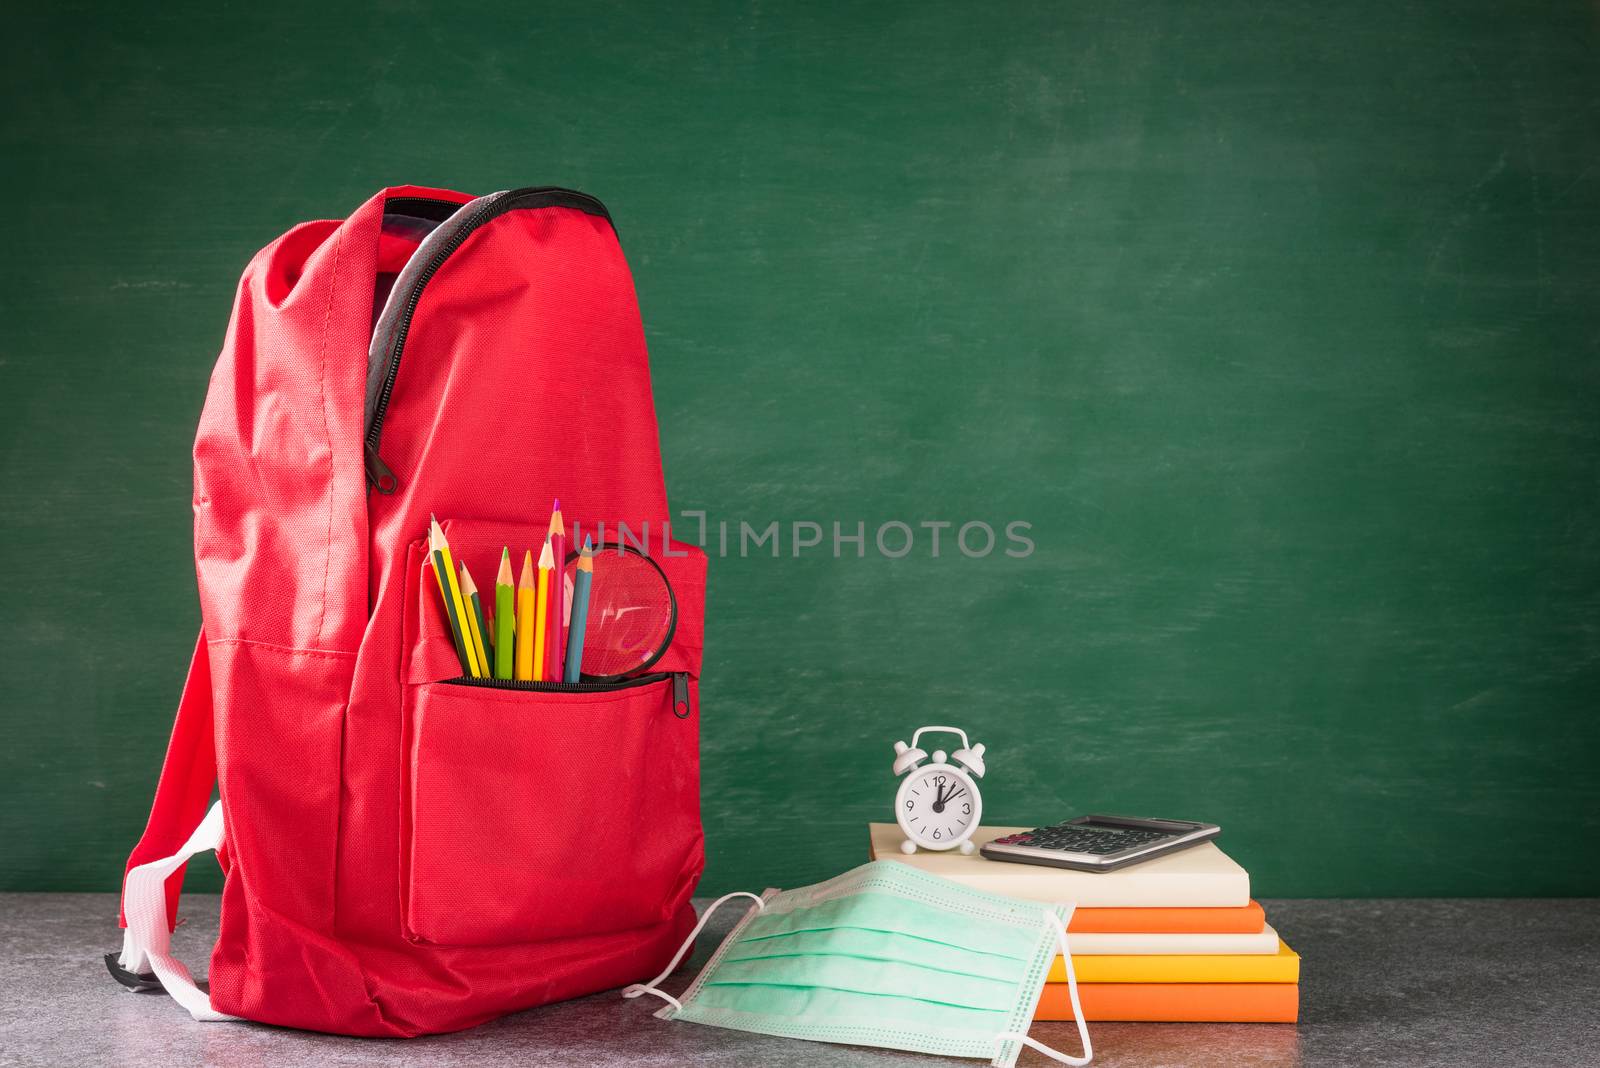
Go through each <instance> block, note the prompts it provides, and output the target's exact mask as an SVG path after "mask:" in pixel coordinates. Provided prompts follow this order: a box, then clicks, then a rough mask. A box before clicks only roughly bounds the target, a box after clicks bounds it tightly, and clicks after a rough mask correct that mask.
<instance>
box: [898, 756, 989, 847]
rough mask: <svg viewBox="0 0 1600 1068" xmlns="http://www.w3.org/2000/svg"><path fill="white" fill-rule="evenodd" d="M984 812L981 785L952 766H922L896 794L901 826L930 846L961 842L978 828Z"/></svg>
mask: <svg viewBox="0 0 1600 1068" xmlns="http://www.w3.org/2000/svg"><path fill="white" fill-rule="evenodd" d="M982 815H983V802H982V801H981V800H980V799H979V797H978V788H977V787H976V786H974V785H973V783H972V780H971V779H970V778H968V777H967V775H966V774H965V773H964V772H961V771H958V770H957V769H955V768H953V767H950V766H948V765H942V764H935V765H932V766H930V767H925V768H918V769H917V770H916V771H913V772H912V773H911V774H910V776H909V777H907V778H906V780H905V781H904V782H902V783H901V784H900V792H899V793H897V794H896V795H895V816H896V818H897V819H898V820H899V823H900V829H901V830H903V831H905V832H906V836H907V837H908V838H910V839H911V840H912V841H914V842H916V843H917V844H918V845H921V846H924V847H926V848H928V849H948V848H949V847H951V846H953V845H956V844H958V843H959V842H961V841H962V840H963V839H965V838H966V837H967V835H968V834H970V833H971V832H972V831H973V830H975V829H976V828H977V826H978V820H979V819H980V818H981V817H982Z"/></svg>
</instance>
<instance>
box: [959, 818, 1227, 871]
mask: <svg viewBox="0 0 1600 1068" xmlns="http://www.w3.org/2000/svg"><path fill="white" fill-rule="evenodd" d="M1221 833H1222V828H1221V827H1218V826H1217V825H1216V824H1215V823H1195V822H1193V821H1191V820H1154V819H1140V818H1137V817H1134V816H1079V817H1077V818H1076V819H1070V820H1067V821H1066V822H1064V823H1057V824H1053V825H1052V826H1049V827H1038V828H1036V829H1034V830H1031V831H1023V832H1022V833H1021V834H1008V835H1006V836H1005V837H1003V838H996V839H994V840H993V841H992V842H989V843H988V844H986V845H985V846H984V847H983V848H982V849H981V850H980V852H981V853H982V854H983V855H984V856H985V857H986V858H988V859H989V860H1004V861H1008V862H1010V863H1012V864H1047V865H1049V866H1051V867H1054V868H1075V869H1076V870H1078V871H1116V870H1117V869H1118V868H1126V867H1127V866H1128V865H1130V864H1137V863H1139V862H1140V861H1142V860H1149V859H1150V858H1152V857H1160V856H1165V855H1166V854H1168V853H1175V852H1177V851H1178V850H1180V849H1188V848H1189V847H1190V846H1192V845H1199V844H1200V843H1201V842H1204V841H1207V840H1208V839H1212V838H1215V837H1216V836H1217V835H1219V834H1221Z"/></svg>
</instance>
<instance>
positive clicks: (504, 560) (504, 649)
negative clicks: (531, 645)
mask: <svg viewBox="0 0 1600 1068" xmlns="http://www.w3.org/2000/svg"><path fill="white" fill-rule="evenodd" d="M516 603H517V580H516V579H514V578H512V577H511V550H510V549H509V548H502V549H501V550H500V574H499V575H498V576H496V578H495V580H494V677H495V678H497V679H509V678H511V677H512V676H513V675H515V674H516V659H517V639H516V629H515V626H516V625H515V622H514V621H515V620H516V618H517V608H516Z"/></svg>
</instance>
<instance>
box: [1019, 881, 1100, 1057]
mask: <svg viewBox="0 0 1600 1068" xmlns="http://www.w3.org/2000/svg"><path fill="white" fill-rule="evenodd" d="M1045 915H1046V916H1048V917H1050V921H1051V922H1052V923H1054V924H1055V928H1056V940H1057V941H1058V942H1060V943H1061V959H1062V960H1063V961H1065V962H1066V968H1067V996H1068V997H1069V998H1070V999H1071V1001H1072V1018H1073V1019H1074V1020H1077V1021H1078V1038H1079V1040H1080V1041H1081V1042H1082V1043H1083V1056H1081V1057H1074V1056H1072V1055H1071V1054H1068V1053H1061V1052H1059V1051H1058V1050H1053V1049H1051V1048H1050V1047H1049V1046H1047V1045H1045V1044H1044V1043H1043V1042H1039V1041H1037V1040H1035V1039H1032V1038H1029V1037H1028V1036H1027V1035H1026V1034H1023V1033H1022V1032H1020V1031H1002V1032H1001V1033H1000V1034H999V1035H996V1036H995V1041H996V1042H997V1043H998V1042H1005V1041H1007V1040H1010V1041H1012V1042H1020V1043H1022V1044H1023V1045H1024V1046H1028V1047H1029V1048H1031V1049H1036V1050H1038V1051H1039V1052H1040V1053H1043V1054H1044V1055H1045V1056H1046V1057H1049V1058H1050V1059H1051V1060H1053V1061H1057V1062H1059V1063H1061V1064H1072V1065H1084V1064H1088V1063H1089V1062H1090V1061H1092V1060H1094V1047H1093V1046H1091V1045H1090V1044H1089V1025H1088V1024H1086V1023H1084V1020H1083V1006H1082V1005H1080V1004H1078V973H1077V971H1076V970H1075V969H1074V968H1073V967H1072V950H1071V949H1069V948H1068V947H1067V921H1066V920H1064V919H1062V918H1061V917H1060V916H1058V915H1056V914H1055V913H1054V912H1046V913H1045ZM1071 918H1072V909H1071V908H1070V907H1069V908H1068V909H1067V919H1071Z"/></svg>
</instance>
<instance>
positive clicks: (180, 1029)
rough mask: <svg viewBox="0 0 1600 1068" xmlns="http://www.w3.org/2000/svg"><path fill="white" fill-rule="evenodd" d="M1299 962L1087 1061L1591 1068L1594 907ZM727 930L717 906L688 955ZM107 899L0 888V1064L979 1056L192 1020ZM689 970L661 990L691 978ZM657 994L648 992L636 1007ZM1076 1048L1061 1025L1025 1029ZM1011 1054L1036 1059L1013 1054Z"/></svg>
mask: <svg viewBox="0 0 1600 1068" xmlns="http://www.w3.org/2000/svg"><path fill="white" fill-rule="evenodd" d="M699 904H700V905H701V906H702V907H703V905H704V903H703V902H700V903H699ZM1265 905H1266V908H1267V916H1268V918H1269V920H1270V922H1272V923H1273V924H1274V926H1276V927H1277V928H1278V930H1279V931H1280V932H1281V933H1282V934H1283V936H1284V938H1285V940H1287V941H1288V942H1289V944H1290V945H1292V946H1293V947H1294V948H1295V949H1296V950H1298V951H1299V953H1300V955H1301V957H1302V971H1301V974H1302V983H1301V988H1300V1012H1301V1020H1300V1023H1299V1024H1298V1025H1288V1024H1132V1023H1122V1024H1110V1023H1102V1024H1094V1025H1092V1026H1091V1032H1090V1033H1091V1035H1092V1037H1093V1039H1094V1046H1095V1054H1096V1056H1095V1063H1096V1064H1098V1065H1105V1066H1106V1068H1115V1066H1134V1065H1141V1066H1176V1065H1184V1066H1198V1068H1207V1066H1212V1065H1215V1066H1224V1065H1226V1066H1230V1068H1234V1066H1240V1068H1251V1066H1262V1068H1265V1066H1274V1068H1276V1066H1281V1065H1306V1066H1317V1065H1352V1066H1356V1065H1359V1066H1363V1068H1366V1066H1375V1065H1406V1066H1408V1068H1416V1066H1423V1065H1450V1066H1452V1068H1457V1066H1465V1065H1494V1064H1507V1065H1512V1064H1515V1065H1559V1066H1561V1068H1579V1066H1585V1065H1589V1066H1594V1065H1600V899H1585V900H1527V901H1470V900H1456V899H1448V900H1410V901H1397V900H1379V901H1268V902H1265ZM186 912H187V915H188V916H189V923H188V925H187V926H185V927H183V928H181V929H180V931H179V934H178V936H177V937H176V939H175V940H174V946H175V948H176V949H177V951H178V953H179V955H180V956H183V957H185V959H189V960H193V961H196V962H201V963H199V966H198V967H197V969H196V970H197V971H198V970H200V969H203V967H204V964H203V961H204V960H205V956H206V954H207V952H209V949H210V944H211V941H212V939H213V938H214V937H215V931H216V915H217V900H216V898H207V897H198V898H195V899H193V900H192V901H190V903H189V904H188V906H187V908H186ZM731 923H732V915H731V914H728V915H727V916H724V915H720V914H719V915H718V916H717V917H715V918H714V919H713V921H712V924H711V927H710V928H709V930H710V932H711V935H710V937H708V938H703V939H702V941H701V946H700V948H699V953H698V955H697V958H696V961H695V962H694V963H695V965H697V964H698V962H699V961H700V960H703V959H704V958H705V956H707V955H708V954H709V952H710V950H711V949H713V948H714V947H715V945H716V943H717V942H718V941H719V940H720V938H721V935H722V933H723V932H725V931H726V930H727V928H728V926H729V925H730V924H731ZM118 942H119V935H118V932H117V930H116V899H115V897H113V896H112V895H109V894H7V895H0V962H3V965H4V969H5V971H4V974H5V976H6V978H7V979H8V980H9V981H10V984H9V985H10V990H9V993H8V995H7V997H6V998H5V1003H4V1005H3V1007H0V1064H4V1065H13V1064H14V1065H51V1066H55V1065H79V1066H84V1068H92V1066H98V1065H115V1066H118V1068H126V1066H128V1065H142V1064H148V1065H200V1064H205V1065H219V1066H229V1068H231V1066H251V1068H254V1066H258V1065H259V1066H266V1065H285V1064H293V1065H330V1066H332V1065H337V1066H355V1065H363V1066H364V1065H382V1066H384V1068H405V1066H412V1065H418V1066H420V1065H427V1066H429V1068H434V1066H442V1068H450V1066H456V1065H507V1066H511V1065H515V1066H518V1068H526V1066H533V1065H576V1066H600V1065H673V1066H678V1065H693V1064H704V1065H716V1066H726V1068H732V1066H739V1068H743V1066H746V1065H779V1066H786V1065H806V1066H817V1068H834V1066H839V1068H842V1066H857V1065H859V1066H872V1068H891V1066H899V1068H910V1066H920V1068H930V1066H932V1065H938V1064H952V1065H955V1064H978V1063H981V1062H978V1061H955V1060H943V1059H938V1058H931V1057H923V1056H918V1055H913V1054H903V1053H894V1052H884V1051H878V1050H867V1049H862V1048H857V1047H848V1046H827V1045H820V1044H816V1043H808V1042H794V1041H789V1040H785V1039H774V1038H765V1037H762V1036H758V1035H748V1034H743V1033H740V1032H736V1031H723V1030H719V1029H717V1028H710V1027H701V1026H697V1025H694V1024H687V1023H668V1022H664V1021H661V1020H657V1019H655V1018H654V1017H653V1016H652V1015H651V1013H652V1012H653V1011H654V1008H655V1006H654V1005H653V1004H648V1003H646V1000H641V1001H623V1000H622V999H621V998H619V997H618V996H617V995H616V994H615V993H608V994H597V995H595V996H594V997H589V998H583V999H581V1000H578V1001H570V1002H566V1003H564V1004H560V1005H550V1006H546V1007H544V1008H540V1009H533V1010H530V1011H528V1012H523V1013H518V1014H517V1015H515V1016H511V1017H507V1018H506V1019H503V1020H499V1021H497V1022H495V1023H491V1024H487V1025H485V1026H483V1027H479V1028H476V1029H474V1030H471V1031H466V1032H462V1033H460V1034H454V1035H440V1036H435V1037H431V1038H424V1039H415V1040H412V1041H394V1040H372V1039H353V1038H338V1037H334V1036H329V1035H312V1034H303V1033H300V1032H295V1031H285V1030H280V1029H277V1028H271V1027H262V1026H258V1025H254V1024H251V1025H241V1024H196V1023H193V1022H192V1021H191V1020H190V1019H189V1017H188V1015H187V1014H186V1013H184V1012H183V1010H182V1009H180V1008H178V1006H177V1005H176V1004H175V1003H173V1002H172V1001H171V1000H170V999H168V998H167V997H166V996H165V995H154V994H135V993H132V992H130V991H126V990H124V989H122V988H121V987H119V986H117V985H116V984H115V983H114V982H112V980H111V978H110V977H109V976H108V975H107V974H106V970H105V966H104V965H103V964H102V963H101V960H100V958H101V955H102V954H104V953H105V952H107V951H109V950H111V949H113V948H116V945H117V944H118ZM689 975H690V972H688V971H686V972H684V973H682V974H680V975H679V976H676V977H674V979H673V980H671V981H670V982H669V983H668V984H666V985H667V989H668V990H670V991H673V992H676V991H678V990H680V989H681V988H682V987H684V986H686V985H688V978H689ZM647 1000H648V1001H650V1002H653V1001H654V999H647ZM1033 1033H1034V1035H1035V1036H1036V1037H1038V1038H1039V1039H1041V1040H1042V1041H1044V1042H1047V1043H1050V1044H1052V1045H1055V1046H1057V1047H1060V1048H1064V1049H1066V1050H1068V1051H1072V1052H1075V1051H1076V1050H1077V1045H1076V1043H1077V1035H1076V1032H1075V1029H1074V1028H1073V1026H1072V1025H1071V1024H1044V1025H1040V1026H1038V1027H1036V1028H1035V1029H1034V1032H1033ZM1021 1063H1022V1064H1025V1065H1036V1064H1047V1063H1049V1062H1048V1061H1046V1060H1045V1058H1043V1057H1042V1056H1040V1055H1038V1054H1036V1053H1033V1052H1031V1051H1030V1052H1026V1053H1024V1054H1023V1059H1022V1062H1021Z"/></svg>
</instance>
